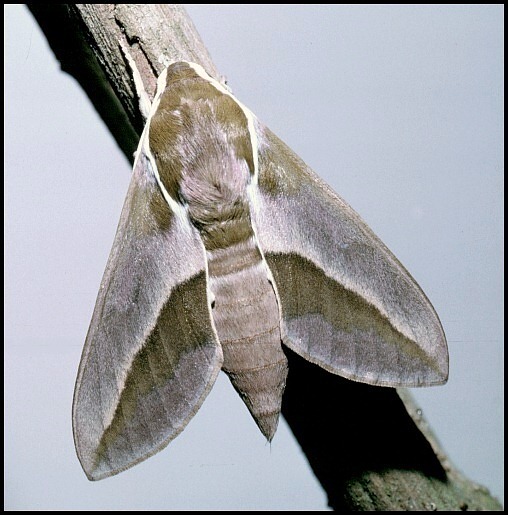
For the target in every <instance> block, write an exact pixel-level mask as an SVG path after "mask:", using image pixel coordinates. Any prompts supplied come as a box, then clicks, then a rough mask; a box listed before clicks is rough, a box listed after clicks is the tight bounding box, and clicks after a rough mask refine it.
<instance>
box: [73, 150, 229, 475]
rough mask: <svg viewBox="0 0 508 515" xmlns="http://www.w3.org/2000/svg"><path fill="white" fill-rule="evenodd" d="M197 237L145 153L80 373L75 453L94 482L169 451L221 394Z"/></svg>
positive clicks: (133, 182) (217, 348) (218, 356)
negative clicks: (212, 394) (216, 390)
mask: <svg viewBox="0 0 508 515" xmlns="http://www.w3.org/2000/svg"><path fill="white" fill-rule="evenodd" d="M206 292H207V289H206V272H205V254H204V248H203V245H202V243H201V241H200V240H199V236H198V235H197V233H196V231H195V229H193V228H192V227H191V225H190V223H189V222H188V221H187V220H185V219H183V217H181V216H177V215H175V214H174V213H172V211H171V210H170V209H169V207H168V205H167V203H166V202H165V200H164V199H163V196H162V194H161V192H160V189H159V186H158V184H157V182H156V180H155V178H154V175H153V173H152V170H151V164H150V161H149V159H148V158H147V157H146V156H145V155H144V154H141V155H140V156H139V159H138V160H137V165H136V166H135V169H134V171H133V176H132V179H131V183H130V187H129V191H128V194H127V198H126V201H125V204H124V207H123V210H122V215H121V219H120V223H119V226H118V229H117V234H116V237H115V241H114V243H113V248H112V250H111V254H110V256H109V260H108V264H107V267H106V271H105V273H104V277H103V280H102V283H101V287H100V292H99V295H98V298H97V302H96V305H95V310H94V313H93V317H92V321H91V324H90V328H89V331H88V335H87V338H86V342H85V347H84V349H83V355H82V358H81V363H80V366H79V371H78V377H77V380H76V387H75V391H74V402H73V415H72V418H73V431H74V441H75V445H76V450H77V454H78V457H79V459H80V462H81V464H82V466H83V469H84V471H85V473H86V474H87V476H88V478H89V479H91V480H97V479H102V478H105V477H108V476H110V475H113V474H117V473H118V472H121V471H122V470H125V469H126V468H129V467H132V466H133V465H135V464H136V463H138V462H140V461H142V460H144V459H146V458H148V457H149V456H151V455H153V454H155V453H156V452H158V451H159V450H161V449H162V448H164V447H165V446H166V445H167V444H168V443H169V442H170V441H171V440H172V439H173V438H175V436H177V435H178V434H179V433H180V432H181V431H182V430H183V428H184V427H185V426H186V424H187V423H188V422H189V420H190V419H191V418H192V416H193V415H194V414H195V413H196V411H197V410H198V408H199V406H200V405H201V403H202V402H203V400H204V398H205V397H206V395H207V394H208V392H209V391H210V389H211V387H212V386H213V384H214V382H215V379H216V377H217V374H218V372H219V370H220V367H221V364H222V351H221V349H220V345H219V344H218V340H217V336H216V333H215V329H214V328H213V324H212V321H211V314H210V306H209V302H208V299H207V293H206Z"/></svg>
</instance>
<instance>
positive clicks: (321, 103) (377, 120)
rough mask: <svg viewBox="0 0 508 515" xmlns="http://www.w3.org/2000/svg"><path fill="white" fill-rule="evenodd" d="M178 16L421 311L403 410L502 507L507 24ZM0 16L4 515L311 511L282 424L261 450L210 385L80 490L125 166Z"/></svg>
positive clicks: (439, 15)
mask: <svg viewBox="0 0 508 515" xmlns="http://www.w3.org/2000/svg"><path fill="white" fill-rule="evenodd" d="M188 11H189V14H190V16H191V17H192V19H193V20H194V22H195V24H196V27H197V29H198V31H199V32H200V34H201V36H202V38H203V40H204V42H205V44H206V45H207V47H208V49H209V50H210V52H211V54H212V57H213V58H214V60H215V63H216V64H217V66H218V69H219V70H220V71H221V73H222V74H223V75H225V76H226V77H227V79H228V83H229V85H230V86H231V88H232V90H233V92H234V93H235V94H236V96H237V97H238V98H239V99H240V100H241V101H242V102H243V103H245V104H246V105H247V106H249V107H250V108H251V110H252V111H253V112H254V113H255V114H256V115H257V116H258V117H259V118H260V119H261V120H262V121H263V122H264V123H265V124H266V125H268V126H269V127H270V128H271V129H272V130H274V132H275V133H276V134H278V135H279V136H280V137H281V138H282V139H283V140H284V141H285V142H286V143H288V144H289V145H290V146H291V147H292V148H293V149H294V150H295V151H296V153H297V154H299V155H300V156H301V157H302V158H303V159H304V160H305V161H306V162H307V163H308V164H309V165H310V166H311V167H312V168H313V169H314V170H315V171H316V172H317V173H318V174H320V175H321V177H323V178H324V179H325V180H326V181H327V182H328V183H329V184H330V185H331V186H332V187H333V188H334V189H335V190H336V191H337V192H338V193H339V194H340V195H341V196H342V197H343V198H344V199H345V200H346V201H347V202H349V203H350V204H351V205H352V207H353V208H354V209H355V210H356V211H357V212H358V213H359V214H360V215H361V216H362V217H363V219H364V220H365V221H366V222H367V223H368V224H369V225H370V226H371V228H372V229H373V230H374V232H376V233H377V234H378V235H379V236H380V237H381V239H382V240H383V241H384V242H385V243H386V244H387V245H388V247H389V248H390V249H391V250H392V251H393V252H394V254H395V255H396V256H397V257H398V258H399V259H400V260H401V261H402V263H404V265H405V266H406V267H407V268H408V270H409V271H410V272H411V274H412V275H413V276H414V277H415V279H416V280H417V281H418V282H419V284H420V285H421V286H422V288H423V290H424V291H425V292H426V294H427V295H428V296H429V298H430V299H431V301H432V303H433V304H434V306H435V308H436V310H437V312H438V313H439V315H440V318H441V320H442V323H443V326H444V329H445V332H446V334H447V338H448V343H449V348H450V380H449V382H448V384H447V385H446V386H443V387H436V388H429V389H422V390H418V391H414V395H415V397H416V399H417V400H418V402H419V403H420V405H421V407H422V409H423V412H424V415H425V416H426V418H427V419H428V421H429V422H430V424H431V426H432V427H433V429H434V430H435V432H436V434H437V436H438V438H439V440H440V441H441V443H442V444H443V446H444V448H445V449H446V451H447V452H448V454H449V456H450V458H451V459H452V461H453V462H454V463H455V464H456V465H457V466H458V468H459V469H460V470H461V471H463V472H464V473H465V474H466V475H467V476H468V477H469V478H471V479H473V480H475V481H478V482H479V483H481V484H482V485H485V486H487V487H488V488H489V489H490V490H491V491H492V492H493V493H494V494H495V495H497V496H499V497H500V498H502V496H503V483H504V477H503V465H504V464H503V286H502V285H503V247H502V225H503V224H502V215H503V212H502V211H503V160H504V154H503V123H504V120H503V66H504V64H503V59H504V56H503V37H504V25H503V17H504V7H503V6H501V5H490V6H489V5H485V6H479V5H476V6H475V5H450V6H444V5H434V6H393V5H392V6H383V5H377V6H337V5H336V6H309V5H288V6H281V5H250V6H248V5H227V6H224V5H222V6H218V5H207V6H204V5H191V6H188ZM5 15H6V16H5V43H6V45H5V57H6V62H5V76H4V81H5V120H4V123H5V140H4V141H5V151H6V152H5V179H4V180H5V199H4V200H5V250H4V253H5V265H4V266H5V268H4V276H5V290H4V296H5V308H4V309H5V328H4V334H5V464H4V467H5V479H4V481H5V508H6V509H9V510H13V509H16V510H73V509H75V510H77V509H79V510H93V509H101V510H106V509H119V510H121V509H136V510H137V509H139V510H141V509H146V510H148V509H173V510H177V509H292V510H294V509H317V510H320V509H326V508H327V507H326V498H325V495H324V493H323V491H322V489H321V487H320V485H319V483H317V481H316V480H315V478H314V476H313V474H312V471H311V470H310V468H309V466H308V464H307V462H306V460H305V457H304V456H303V455H302V453H301V451H300V449H299V447H298V445H297V444H296V442H295V440H294V438H293V436H292V434H291V432H290V431H289V430H288V428H287V426H286V424H285V422H284V421H283V420H282V421H281V423H280V426H279V429H278V432H277V434H276V436H275V438H274V440H273V442H272V444H271V446H270V445H267V444H266V442H265V440H264V438H263V437H262V435H261V433H260V432H259V430H258V429H257V427H256V425H255V424H254V422H253V421H252V420H251V417H250V415H249V413H248V412H247V410H246V409H245V406H244V405H243V403H242V402H241V400H240V399H239V397H238V396H237V395H236V393H235V392H234V390H233V388H232V386H231V385H230V384H229V381H228V380H227V379H226V378H225V376H224V375H223V374H221V375H220V377H219V380H218V381H217V383H216V385H215V386H214V388H213V390H212V392H211V393H210V395H209V397H208V398H207V399H206V400H205V402H204V404H203V406H202V408H201V409H200V410H199V412H198V414H197V415H196V416H195V417H194V419H193V420H192V421H191V422H190V423H189V425H188V426H187V428H186V429H185V431H184V432H183V433H182V434H181V435H180V436H179V437H178V438H177V439H176V440H174V441H173V442H172V443H171V444H170V445H169V447H168V448H166V449H165V450H164V451H163V452H161V453H159V454H157V455H156V456H154V457H153V458H151V459H149V460H148V461H145V462H144V463H142V464H140V465H138V466H136V467H134V468H133V469H131V470H129V471H127V472H124V473H122V474H120V475H118V476H115V477H113V478H110V479H107V480H105V481H101V482H98V483H90V482H88V480H87V479H86V478H85V475H84V474H83V472H82V470H81V468H80V465H79V462H78V460H77V458H76V456H75V452H74V446H73V440H72V432H71V416H70V414H71V402H72V392H73V388H74V380H75V375H76V371H77V366H78V363H79V359H80V355H81V348H82V345H83V342H84V339H85V335H86V331H87V328H88V324H89V321H90V317H91V314H92V310H93V307H94V303H95V298H96V295H97V292H98V288H99V283H100V280H101V277H102V273H103V270H104V267H105V264H106V260H107V257H108V254H109V250H110V248H111V244H112V242H113V237H114V234H115V230H116V226H117V223H118V219H119V215H120V210H121V207H122V203H123V199H124V196H125V193H126V191H127V186H128V182H129V178H130V167H129V164H128V162H127V160H126V158H125V157H124V156H123V155H122V154H121V153H120V151H119V149H118V148H117V147H116V145H115V143H114V141H113V139H112V138H111V136H110V135H109V133H108V132H107V130H106V129H105V127H104V125H103V123H102V121H101V120H100V119H99V118H98V116H97V114H96V113H95V112H94V110H93V108H92V106H91V104H90V102H89V100H88V99H87V98H86V96H85V95H84V94H83V92H82V90H81V89H80V87H79V86H78V84H76V83H75V81H74V80H73V79H71V78H70V77H69V76H67V75H65V74H64V73H62V72H61V71H60V70H59V66H58V62H57V61H56V60H55V58H54V56H53V54H52V53H51V51H50V50H49V49H48V46H47V44H46V42H45V39H44V38H43V36H42V35H41V31H40V30H39V28H38V26H37V25H36V24H35V22H34V20H33V18H32V17H31V15H30V13H29V11H28V10H27V9H26V7H24V6H21V5H7V6H5ZM340 402H341V400H340V399H330V406H329V409H330V410H334V409H340ZM367 409H368V407H367ZM380 423H382V421H380ZM372 430H373V431H375V430H376V429H375V427H373V428H372Z"/></svg>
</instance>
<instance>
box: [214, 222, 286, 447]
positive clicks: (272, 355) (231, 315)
mask: <svg viewBox="0 0 508 515" xmlns="http://www.w3.org/2000/svg"><path fill="white" fill-rule="evenodd" d="M249 225H250V224H249ZM207 255H208V273H209V288H210V290H211V292H212V294H213V298H214V301H213V308H212V315H213V320H214V323H215V328H216V330H217V333H218V336H219V340H220V343H221V346H222V350H223V354H224V363H223V366H222V369H223V370H224V371H225V372H226V374H227V375H228V376H229V378H230V380H231V382H232V383H233V386H234V387H235V388H236V390H237V391H238V393H239V394H240V396H241V397H242V399H243V400H244V402H245V404H246V405H247V407H248V408H249V410H250V412H251V414H252V416H253V417H254V419H255V420H256V423H257V424H258V426H259V428H260V429H261V432H262V433H263V434H264V435H265V436H266V438H267V439H268V440H271V439H272V437H273V435H274V434H275V430H276V429H277V422H278V419H279V413H280V410H281V403H282V394H283V392H284V386H285V384H286V377H287V368H288V365H287V360H286V356H285V355H284V352H283V351H282V347H281V334H280V321H279V307H278V303H277V298H276V296H275V292H274V289H273V287H272V284H271V283H270V281H269V279H268V268H267V265H266V262H265V261H264V259H263V257H262V255H261V253H260V251H259V248H258V247H257V245H256V241H255V238H254V237H253V235H252V236H251V237H249V238H248V239H246V240H243V241H241V242H238V243H235V244H233V245H231V246H229V247H227V248H222V249H216V250H213V251H208V252H207Z"/></svg>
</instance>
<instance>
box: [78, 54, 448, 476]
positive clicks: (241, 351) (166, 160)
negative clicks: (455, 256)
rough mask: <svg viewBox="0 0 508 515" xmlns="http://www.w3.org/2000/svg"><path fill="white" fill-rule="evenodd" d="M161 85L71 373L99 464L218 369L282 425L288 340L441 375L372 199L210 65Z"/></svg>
mask: <svg viewBox="0 0 508 515" xmlns="http://www.w3.org/2000/svg"><path fill="white" fill-rule="evenodd" d="M135 79H136V76H135ZM139 80H140V79H139V77H138V79H137V82H138V83H139ZM157 84H158V86H157V92H156V95H155V97H154V100H153V102H152V103H151V104H150V103H148V105H146V106H145V113H146V124H145V129H144V131H143V134H142V136H141V139H140V143H139V147H138V150H137V153H136V158H135V162H134V169H133V175H132V179H131V183H130V186H129V190H128V193H127V198H126V200H125V204H124V207H123V210H122V214H121V218H120V222H119V225H118V229H117V233H116V237H115V240H114V243H113V248H112V250H111V254H110V257H109V260H108V263H107V266H106V271H105V273H104V277H103V279H102V283H101V286H100V291H99V295H98V298H97V302H96V306H95V310H94V313H93V316H92V321H91V324H90V328H89V331H88V335H87V338H86V342H85V347H84V350H83V355H82V358H81V362H80V366H79V371H78V376H77V380H76V387H75V392H74V402H73V431H74V440H75V445H76V450H77V454H78V457H79V460H80V462H81V464H82V466H83V469H84V471H85V473H86V474H87V476H88V478H89V479H91V480H97V479H102V478H105V477H108V476H111V475H113V474H117V473H119V472H121V471H123V470H125V469H127V468H129V467H131V466H133V465H135V464H137V463H139V462H140V461H142V460H144V459H146V458H148V457H150V456H151V455H153V454H155V453H156V452H158V451H160V450H161V449H163V448H164V447H165V446H166V445H167V444H168V443H169V442H170V441H171V440H172V439H174V438H175V437H176V436H177V435H178V434H179V433H180V432H181V431H182V430H183V429H184V427H185V426H186V425H187V423H188V422H189V420H190V419H191V418H192V417H193V415H194V414H195V413H196V411H197V410H198V409H199V407H200V405H201V404H202V402H203V401H204V399H205V398H206V396H207V394H208V393H209V391H210V389H211V388H212V386H213V384H214V382H215V380H216V377H217V375H218V373H219V371H220V370H221V369H222V370H223V371H224V372H225V373H226V374H227V375H228V376H229V378H230V380H231V382H232V384H233V386H234V387H235V389H236V390H237V391H238V393H239V394H240V396H241V398H242V399H243V401H244V402H245V404H246V406H247V408H248V409H249V411H250V413H251V414H252V416H253V418H254V420H255V421H256V423H257V425H258V426H259V428H260V430H261V432H262V433H263V435H264V436H265V437H266V438H267V439H268V440H271V439H272V438H273V436H274V433H275V431H276V427H277V422H278V418H279V414H280V410H281V402H282V395H283V392H284V386H285V382H286V377H287V374H288V364H287V359H286V356H285V354H284V347H288V348H290V349H292V350H293V351H294V352H296V353H297V354H299V355H300V356H302V357H304V358H306V359H307V360H309V361H311V362H312V363H315V364H317V365H319V366H321V367H323V368H324V369H326V370H327V371H329V372H331V373H334V374H339V375H341V376H343V377H345V378H348V379H351V380H355V381H361V382H365V383H369V384H372V385H379V386H391V387H395V386H411V387H415V386H430V385H438V384H442V383H444V382H446V380H447V377H448V351H447V344H446V339H445V335H444V332H443V329H442V326H441V323H440V321H439V318H438V316H437V314H436V312H435V310H434V308H433V307H432V305H431V303H430V302H429V300H428V299H427V297H426V296H425V294H424V293H423V291H422V290H421V289H420V287H419V286H418V284H417V283H416V282H415V280H414V279H413V278H412V277H411V275H410V274H409V273H408V272H407V271H406V269H405V268H404V267H403V266H402V265H401V264H400V263H399V261H398V260H397V259H396V258H395V256H394V255H393V254H392V253H391V252H390V251H389V250H388V249H387V247H386V246H385V245H384V244H383V243H382V242H381V241H380V240H379V238H377V236H375V235H374V233H373V232H372V231H371V230H370V229H369V227H368V226H367V225H366V224H365V223H364V222H363V221H362V220H361V218H360V217H359V215H358V214H356V213H355V212H354V211H353V209H352V208H351V207H350V206H349V205H348V204H347V203H346V202H344V200H342V199H341V198H340V197H339V196H338V195H336V194H335V193H334V192H333V191H332V190H331V189H330V188H329V187H328V186H327V185H326V184H325V183H324V182H323V181H321V179H319V177H318V176H317V175H316V174H315V173H314V172H313V171H312V170H310V168H308V167H307V166H306V165H305V163H303V161H302V160H301V159H300V158H298V157H297V156H296V155H295V154H294V153H293V152H292V151H291V150H290V149H289V148H288V147H287V146H286V145H285V144H284V143H283V142H282V141H280V140H279V139H278V138H277V137H276V136H275V135H274V134H273V133H272V132H271V131H270V130H269V129H268V128H267V127H265V126H264V125H263V124H262V123H261V122H260V121H259V120H258V119H257V118H256V117H255V116H254V115H253V114H252V113H251V111H250V110H249V109H248V108H247V107H245V106H244V105H243V104H242V103H241V102H240V101H239V100H237V99H236V98H235V97H234V96H233V95H232V93H231V92H230V91H229V90H228V89H227V88H225V87H224V85H223V84H221V83H220V82H218V81H217V80H215V79H214V78H212V77H211V76H210V75H208V74H207V73H206V71H205V70H204V69H203V68H202V67H201V66H199V65H198V64H194V63H189V62H178V63H174V64H172V65H170V66H169V67H168V68H166V69H165V70H164V71H163V72H162V74H161V75H160V77H159V79H158V82H157ZM145 103H146V100H145Z"/></svg>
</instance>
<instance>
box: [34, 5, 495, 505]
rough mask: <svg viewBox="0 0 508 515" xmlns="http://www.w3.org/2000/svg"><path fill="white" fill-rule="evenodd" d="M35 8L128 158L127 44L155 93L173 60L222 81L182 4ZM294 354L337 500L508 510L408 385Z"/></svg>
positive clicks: (132, 107) (288, 395)
mask: <svg viewBox="0 0 508 515" xmlns="http://www.w3.org/2000/svg"><path fill="white" fill-rule="evenodd" d="M28 5H29V9H30V10H31V12H32V14H33V15H34V17H35V18H36V20H37V22H38V23H39V25H40V26H41V28H42V30H43V31H44V33H45V35H46V38H47V39H48V42H49V44H50V46H51V48H52V49H53V51H54V53H55V55H56V57H57V59H58V60H59V61H60V63H61V67H62V70H64V71H65V72H67V73H69V74H70V75H72V76H73V77H75V79H76V80H77V81H78V82H79V83H80V84H81V86H82V87H83V89H84V90H85V92H86V93H87V95H88V97H89V98H90V100H91V101H92V103H93V104H94V106H95V108H96V109H97V111H98V112H99V114H100V115H101V116H102V118H103V120H104V121H105V123H106V124H107V126H108V128H109V129H110V131H111V132H112V134H113V135H114V137H115V138H116V140H117V142H118V144H119V146H120V147H121V149H122V150H123V152H124V153H125V154H126V155H127V157H128V158H129V159H130V160H132V155H133V152H134V150H135V149H136V147H137V143H138V138H139V134H141V131H142V119H141V116H140V113H139V112H138V101H137V98H136V96H135V93H134V88H133V83H132V78H131V75H130V70H129V69H128V67H127V63H126V62H125V59H124V56H123V54H122V52H121V49H120V43H119V42H120V41H121V42H122V43H123V44H124V45H125V46H126V47H128V48H130V52H131V55H132V56H133V58H134V60H135V61H136V64H137V67H138V69H139V70H140V73H141V76H142V78H143V81H144V83H145V85H146V87H147V90H148V92H149V93H150V94H153V92H154V90H155V84H156V78H157V76H158V74H159V73H160V72H161V71H162V69H163V68H164V67H165V66H166V65H167V64H168V62H173V61H179V60H185V61H193V62H197V63H199V64H201V65H202V66H203V67H204V68H205V69H206V70H207V71H208V73H210V74H211V75H213V76H215V77H216V78H219V73H218V71H217V69H216V68H215V66H214V64H213V62H212V60H211V58H210V56H209V54H208V51H207V50H206V48H205V46H204V44H203V42H202V41H201V39H200V37H199V35H198V33H197V31H196V29H195V28H194V25H193V24H192V22H191V20H190V18H189V17H188V16H187V14H186V12H185V11H184V9H183V8H182V7H181V6H178V5H159V4H147V5H131V4H128V5H127V4H86V5H85V4H76V5H74V4H28ZM161 56H164V58H165V59H161ZM287 353H288V358H289V370H290V372H289V377H288V383H287V386H286V392H285V395H284V402H283V415H284V417H285V418H286V420H287V421H288V423H289V425H290V427H291V429H292V431H293V433H294V434H295V436H296V438H297V439H298V442H299V443H300V445H301V447H302V449H303V451H304V453H305V455H306V456H307V459H308V460H309V463H310V465H311V466H312V469H313V470H314V473H315V474H316V476H317V477H318V479H319V480H320V482H321V484H322V485H323V487H324V489H325V490H326V492H327V494H328V500H329V505H330V506H331V507H333V508H334V509H337V510H359V511H364V510H390V511H391V510H426V511H435V510H438V509H439V510H480V509H483V510H501V509H502V507H501V505H500V504H499V503H498V501H497V500H496V499H495V498H493V497H492V496H490V494H489V492H488V491H487V490H486V489H485V488H483V487H480V486H478V485H476V484H474V483H473V482H471V481H469V480H467V479H466V478H464V477H463V476H462V475H461V474H460V473H459V472H458V471H457V470H456V469H455V468H454V467H453V465H452V464H451V463H450V461H449V459H448V458H447V456H446V454H445V453H444V451H443V450H442V449H441V448H440V446H439V444H438V443H437V440H436V439H435V437H434V435H433V434H432V432H431V431H430V429H429V428H428V426H427V424H426V422H425V421H424V420H423V418H422V417H421V411H419V410H418V409H417V408H416V406H415V404H414V402H413V401H412V399H411V397H410V395H409V393H408V392H407V391H399V392H397V391H396V390H395V389H392V388H379V387H373V386H369V385H365V384H361V383H355V382H352V381H348V380H346V379H343V378H341V377H339V376H335V375H333V374H330V373H328V372H326V371H324V370H323V369H321V368H320V367H317V366H315V365H312V364H310V363H308V362H306V361H305V360H303V359H302V358H300V357H298V356H297V355H295V354H294V353H292V352H290V351H288V352H287ZM332 399H333V400H334V402H335V405H334V406H332V407H333V409H331V400H332Z"/></svg>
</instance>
